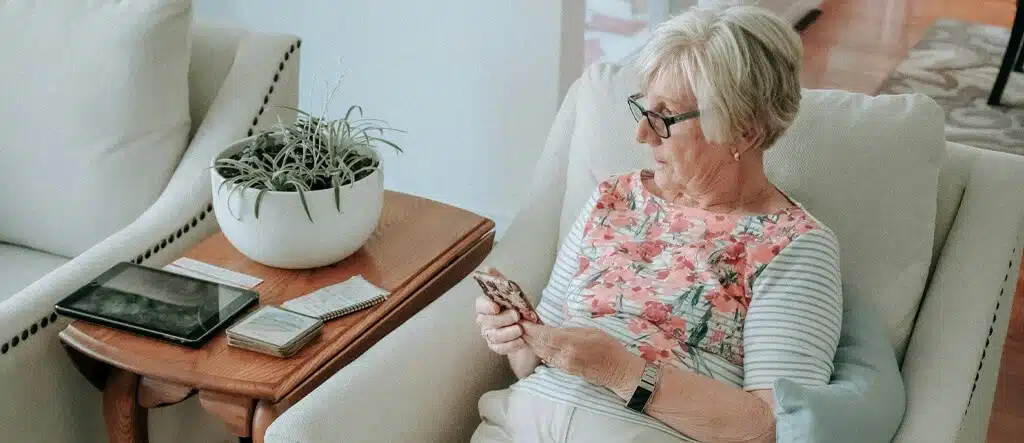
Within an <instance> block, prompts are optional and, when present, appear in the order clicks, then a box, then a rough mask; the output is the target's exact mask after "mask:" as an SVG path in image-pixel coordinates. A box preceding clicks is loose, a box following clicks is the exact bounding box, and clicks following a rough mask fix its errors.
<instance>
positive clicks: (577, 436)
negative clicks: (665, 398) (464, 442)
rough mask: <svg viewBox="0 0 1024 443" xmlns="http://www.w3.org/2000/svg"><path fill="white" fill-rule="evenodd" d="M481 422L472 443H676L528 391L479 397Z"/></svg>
mask: <svg viewBox="0 0 1024 443" xmlns="http://www.w3.org/2000/svg"><path fill="white" fill-rule="evenodd" d="M478 405H479V407H480V417H481V418H482V419H483V421H482V422H481V423H480V426H479V427H477V428H476V432H474V433H473V438H472V439H471V440H470V441H471V443H499V442H500V443H508V442H517V443H518V442H531V443H533V442H537V443H570V442H588V443H589V442H644V443H662V442H665V443H669V442H671V443H679V442H681V441H684V440H680V439H678V438H676V437H675V436H673V435H670V434H668V433H665V432H663V431H661V430H658V429H655V428H651V427H648V426H644V425H640V424H636V423H631V422H628V421H622V420H618V419H615V418H613V417H609V416H606V415H601V414H597V413H593V412H590V411H587V410H583V409H579V408H577V407H575V406H571V405H567V404H563V403H559V402H555V401H552V400H548V399H546V398H543V397H539V396H536V395H532V394H530V393H529V392H523V391H513V390H510V389H504V390H500V391H491V392H488V393H486V394H484V395H483V396H482V397H480V401H479V404H478Z"/></svg>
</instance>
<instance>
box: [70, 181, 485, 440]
mask: <svg viewBox="0 0 1024 443" xmlns="http://www.w3.org/2000/svg"><path fill="white" fill-rule="evenodd" d="M493 240H494V223H493V222H492V221H490V220H488V219H485V218H483V217H480V216H478V215H476V214H473V213H470V212H468V211H465V210H462V209H459V208H455V207H452V206H448V205H444V204H441V203H437V202H434V201H430V200H427V199H422V198H418V197H413V196H410V195H406V194H401V193H396V192H390V191H387V192H386V193H385V199H384V212H383V214H382V216H381V220H380V223H379V225H378V227H377V230H376V232H374V234H373V236H372V237H371V239H370V240H369V241H368V242H367V244H366V245H364V246H363V248H362V249H360V250H359V251H357V252H356V253H355V254H353V255H352V256H350V257H348V258H346V259H345V260H343V261H341V262H340V263H337V264H334V265H331V266H327V267H323V268H318V269H313V270H302V271H291V270H283V269H275V268H271V267H267V266H264V265H261V264H258V263H256V262H253V261H251V260H249V259H248V258H246V257H245V256H244V255H242V254H241V253H240V252H238V251H237V250H236V249H235V248H234V247H233V246H231V244H230V243H229V242H228V241H227V239H226V238H225V237H224V236H223V234H221V233H217V234H215V235H213V236H211V237H210V238H208V239H206V240H204V241H203V242H202V243H200V244H199V245H197V246H196V247H195V248H193V249H192V250H191V251H189V252H188V253H186V254H185V255H186V256H187V257H191V258H194V259H196V260H200V261H203V262H207V263H210V264H213V265H216V266H220V267H224V268H227V269H231V270H234V271H238V272H242V273H245V274H249V275H254V276H256V277H259V278H262V279H263V282H262V283H261V284H260V285H259V286H257V287H256V288H255V290H256V291H257V292H259V293H260V305H266V304H270V305H280V304H281V303H282V302H284V301H286V300H289V299H291V298H294V297H297V296H300V295H303V294H306V293H309V292H311V291H313V290H315V289H317V288H320V287H324V286H327V285H331V284H334V283H338V282H341V281H343V280H345V279H347V278H349V277H351V276H353V275H358V274H362V275H363V276H364V277H365V278H366V279H367V280H369V281H370V282H372V283H374V284H376V285H378V286H380V287H382V288H384V289H387V290H389V291H390V292H391V296H390V297H389V298H388V299H387V301H385V302H382V303H380V304H378V305H377V306H374V307H372V308H368V309H364V310H362V311H359V312H356V313H353V314H349V315H347V316H344V317H341V318H339V319H336V320H332V321H329V322H327V324H325V325H324V328H323V331H322V334H321V336H320V337H319V338H318V339H316V341H314V342H312V343H311V344H309V345H308V346H307V347H306V348H304V349H303V350H302V351H300V352H299V353H298V354H297V355H295V356H293V357H291V358H287V359H281V358H276V357H271V356H267V355H263V354H259V353H255V352H250V351H246V350H242V349H238V348H234V347H229V346H228V344H227V338H226V336H225V335H224V332H223V331H222V332H221V333H220V334H219V335H218V336H217V337H215V338H213V339H212V340H210V341H209V342H208V343H207V344H206V345H204V346H203V347H202V348H201V349H190V348H185V347H181V346H177V345H174V344H171V343H167V342H163V341H159V340H155V339H151V338H147V337H142V336H138V335H134V334H131V333H127V332H123V331H119V330H116V329H112V328H108V327H105V326H101V325H97V324H92V323H87V322H82V321H74V322H72V323H71V324H70V325H69V326H68V327H67V328H66V329H65V330H63V331H61V333H60V338H61V341H62V343H63V344H64V346H65V349H66V350H67V352H68V355H69V356H70V357H71V358H72V360H73V361H74V362H75V365H76V366H77V367H78V368H79V370H80V371H81V372H82V373H83V374H84V375H85V376H86V378H88V379H89V381H90V382H91V383H92V384H93V385H95V386H96V387H97V388H98V389H101V390H102V391H103V408H104V419H105V421H106V424H107V433H108V435H109V437H110V441H111V442H125V443H128V442H146V441H148V439H147V434H148V431H147V419H146V418H147V409H150V408H156V407H160V406H166V405H170V404H175V403H178V402H181V401H183V400H185V399H186V398H188V397H190V396H192V395H195V394H198V395H199V401H200V402H201V403H202V405H203V407H204V408H206V410H207V411H208V412H209V413H211V414H213V415H215V416H217V417H219V418H220V419H221V420H223V421H224V423H226V424H227V426H228V428H229V429H230V430H231V432H232V433H234V434H235V435H237V436H238V437H240V438H241V439H243V440H248V439H250V438H251V439H252V440H254V441H257V442H262V441H263V435H264V433H265V432H266V429H267V427H268V426H269V425H270V423H271V422H272V421H273V420H274V418H275V417H276V416H278V415H279V414H280V413H281V412H283V411H284V410H286V409H287V408H288V407H290V406H291V405H293V404H295V402H297V401H298V400H299V399H301V398H302V397H304V396H305V395H306V394H308V393H309V392H311V391H312V390H313V389H314V388H316V387H317V386H319V385H320V384H321V383H323V382H324V381H325V380H327V379H328V378H329V377H330V376H331V375H332V374H334V373H335V372H337V371H338V370H339V369H341V368H342V367H344V366H345V365H346V364H348V363H349V362H351V361H352V360H354V359H355V358H356V357H358V356H359V355H360V354H362V353H363V352H365V351H366V350H367V349H369V347H370V346H372V345H373V344H374V343H376V342H377V341H378V340H380V339H381V338H382V337H384V335H386V334H387V333H389V332H390V331H392V330H394V329H395V328H396V327H398V325H400V324H402V323H403V322H404V321H405V320H406V319H408V318H409V317H410V316H412V315H413V314H414V313H416V312H418V311H419V310H420V309H422V308H423V307H425V306H426V305H427V304H429V303H430V302H431V301H433V300H434V299H436V298H437V297H438V296H440V295H441V294H443V293H444V292H445V291H447V290H448V289H449V288H451V287H452V286H454V285H455V283H457V282H458V281H460V280H461V279H462V278H464V277H465V276H466V275H468V274H469V273H470V272H471V271H472V270H473V269H475V268H476V267H477V266H478V265H479V264H480V262H482V261H483V259H484V257H485V256H486V255H487V253H488V252H489V251H490V249H491V246H492V244H493Z"/></svg>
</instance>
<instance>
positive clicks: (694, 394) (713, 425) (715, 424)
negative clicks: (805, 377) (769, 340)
mask: <svg viewBox="0 0 1024 443" xmlns="http://www.w3.org/2000/svg"><path fill="white" fill-rule="evenodd" d="M625 365H626V368H627V369H625V370H623V371H622V376H621V377H620V379H619V380H618V381H617V382H615V383H612V385H611V386H608V388H609V389H611V390H612V391H614V392H615V393H616V394H617V395H618V396H619V397H620V398H622V399H623V401H629V398H630V397H632V396H633V391H634V390H636V385H637V381H638V380H640V375H641V374H642V373H643V370H644V366H645V365H646V362H645V361H644V359H642V358H640V357H639V356H633V355H632V354H631V358H630V361H629V362H627V363H626V364H625ZM773 402H774V400H773V398H772V391H771V390H770V389H766V390H758V391H753V392H746V391H744V390H742V389H739V388H735V387H733V386H729V385H727V384H725V383H722V382H720V381H718V380H714V379H711V378H708V377H705V376H703V375H698V374H695V373H693V372H688V371H681V370H679V369H676V368H675V367H673V366H669V365H663V366H662V367H661V369H660V370H659V376H658V384H657V388H656V389H655V390H654V395H652V396H651V399H650V400H649V401H648V403H647V407H646V408H645V409H644V413H646V414H647V415H650V416H651V417H654V418H656V419H658V421H661V422H662V423H665V424H666V425H668V426H669V427H671V428H672V429H676V430H678V431H679V432H681V433H683V434H686V435H687V436H689V437H691V438H694V439H696V440H699V441H702V442H708V443H710V442H757V443H762V442H763V443H771V442H774V441H775V415H774V413H773V411H772V403H773Z"/></svg>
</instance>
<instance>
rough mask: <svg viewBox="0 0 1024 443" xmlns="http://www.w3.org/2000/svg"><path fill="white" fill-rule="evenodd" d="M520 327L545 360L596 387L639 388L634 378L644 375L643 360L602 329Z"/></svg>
mask: <svg viewBox="0 0 1024 443" xmlns="http://www.w3.org/2000/svg"><path fill="white" fill-rule="evenodd" d="M519 324H520V325H521V326H522V327H523V339H524V340H525V341H526V344H528V345H530V347H531V348H533V351H534V353H536V354H537V356H538V357H540V359H541V361H544V362H545V363H547V364H548V365H550V366H554V367H556V368H559V369H561V370H563V371H565V372H566V373H569V374H572V375H577V376H580V377H583V378H584V379H585V380H587V381H589V382H591V383H594V384H596V385H600V386H605V387H607V388H611V389H613V390H617V389H619V388H620V387H625V386H620V385H626V386H630V385H635V380H633V379H634V378H635V379H639V378H640V373H641V372H643V369H644V362H643V359H641V358H640V357H639V356H636V355H633V354H632V353H630V352H629V351H628V350H627V349H626V347H625V346H623V344H622V343H620V342H619V341H618V340H616V339H615V338H613V337H612V336H610V335H608V334H607V333H605V332H604V331H602V330H600V329H596V328H553V327H550V326H546V325H539V324H535V323H530V322H519ZM638 365H639V366H638ZM631 392H632V391H631Z"/></svg>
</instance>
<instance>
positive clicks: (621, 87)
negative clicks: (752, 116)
mask: <svg viewBox="0 0 1024 443" xmlns="http://www.w3.org/2000/svg"><path fill="white" fill-rule="evenodd" d="M638 85H639V81H638V78H637V77H636V75H635V73H633V72H631V71H630V70H629V69H626V68H623V67H620V66H616V65H609V64H600V65H595V66H592V67H590V68H589V69H588V70H587V71H586V72H585V73H584V74H583V76H582V77H581V78H580V79H579V80H578V81H577V83H576V84H575V85H574V87H573V89H572V90H571V92H570V96H569V97H567V99H566V103H565V104H564V105H563V110H562V111H561V112H560V114H563V113H565V112H570V111H571V115H570V116H565V115H559V117H558V118H557V119H556V124H555V127H554V128H553V129H552V134H551V136H550V137H549V146H547V148H546V150H545V151H546V152H545V154H544V157H543V158H542V161H561V162H564V164H563V165H541V166H542V167H543V168H545V170H546V171H548V172H547V173H549V174H552V173H554V174H562V175H563V176H562V177H560V178H555V179H550V178H548V179H546V180H547V181H549V182H558V181H559V180H561V181H563V182H564V184H565V185H564V186H565V187H564V193H563V196H562V198H561V201H560V202H555V201H554V200H550V201H549V202H548V203H546V204H560V217H559V220H558V223H559V230H558V238H559V239H561V238H563V237H564V235H565V233H566V231H567V230H568V228H569V225H570V224H571V223H572V220H574V219H575V217H576V216H577V213H578V211H579V210H580V208H581V207H582V205H583V204H584V202H585V200H586V198H587V197H588V196H589V195H590V193H591V192H592V191H593V189H594V187H595V186H596V184H597V182H598V181H599V180H601V179H602V178H604V177H606V176H608V175H610V174H614V173H618V172H625V171H629V170H635V169H638V168H641V167H649V166H651V165H652V162H653V160H652V158H651V156H650V153H649V151H648V150H647V149H646V148H645V147H644V146H641V145H638V144H637V142H636V141H635V136H634V134H635V129H636V126H635V125H636V122H635V121H634V119H633V118H632V117H631V116H630V114H629V110H628V108H627V106H626V101H625V98H626V97H627V96H628V95H629V94H631V93H633V92H635V91H636V90H637V88H638ZM565 128H567V129H565ZM945 157H946V149H945V137H944V134H943V112H942V110H941V109H940V108H939V107H938V106H937V105H936V104H935V103H934V102H933V101H932V100H931V99H929V98H928V97H926V96H923V95H900V96H880V97H869V96H866V95H862V94H854V93H849V92H844V91H832V90H805V91H804V99H803V101H802V103H801V110H800V112H799V114H798V116H797V119H796V121H794V123H793V125H792V126H791V127H790V129H789V130H788V131H787V132H786V133H785V134H784V135H783V137H782V138H780V139H779V141H778V142H777V143H776V144H775V146H773V147H772V148H771V149H770V150H769V151H768V154H767V156H766V167H767V170H768V174H769V176H770V177H771V178H772V180H773V181H774V182H775V183H776V184H777V185H778V186H779V187H780V188H782V189H783V190H785V191H786V192H788V193H789V194H790V195H792V196H793V197H794V198H795V199H797V200H799V201H801V202H802V203H803V204H804V205H805V206H806V207H807V208H808V209H809V210H810V211H811V212H812V213H813V214H814V215H815V216H817V217H818V218H820V219H821V220H822V221H823V222H824V223H825V224H826V225H828V226H829V227H831V228H832V229H833V230H835V231H836V232H837V234H838V235H839V238H840V248H841V259H842V262H843V263H842V266H843V284H844V292H845V295H846V296H847V297H862V298H866V299H869V300H871V301H872V302H873V303H874V304H875V305H876V306H877V307H878V308H879V310H880V311H881V312H882V313H883V315H884V318H885V320H886V322H887V326H888V332H889V338H890V341H891V342H892V344H893V347H894V349H896V352H897V356H898V358H902V355H903V353H904V351H905V348H906V343H907V340H908V339H909V336H910V333H911V331H912V329H913V326H914V320H915V316H916V313H917V309H918V305H919V304H920V302H921V299H922V297H923V294H924V292H925V286H926V283H927V280H928V275H929V271H930V269H931V267H932V263H933V257H934V252H935V251H934V249H933V246H934V244H935V241H936V239H937V238H938V239H940V240H941V239H942V238H944V236H945V232H947V231H948V229H949V226H950V224H951V221H952V219H953V216H954V214H955V207H951V206H950V203H949V202H950V201H952V200H954V199H952V198H951V197H952V196H955V195H956V194H957V192H962V183H961V184H960V185H958V184H957V183H959V182H958V181H957V177H958V176H957V173H958V170H957V169H955V168H952V169H949V171H948V172H949V175H948V176H947V177H946V178H944V179H943V182H942V183H943V186H944V188H943V193H942V196H941V198H942V199H943V204H942V205H940V206H939V207H938V211H937V205H936V202H937V199H939V197H940V196H939V194H938V189H939V187H938V183H939V171H940V167H941V165H942V164H943V162H944V159H945ZM545 159H546V160H545ZM958 186H959V188H958ZM957 189H960V191H957ZM548 192H551V191H550V187H549V191H548ZM540 194H541V193H539V192H538V193H534V194H533V196H537V195H540ZM530 206H536V202H528V203H527V205H525V206H524V207H530ZM532 210H534V211H536V210H538V209H537V208H533V209H532ZM937 213H938V220H937V217H936V215H937ZM515 229H517V227H516V226H515V222H514V223H513V226H511V227H510V228H509V230H510V231H512V230H515Z"/></svg>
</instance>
